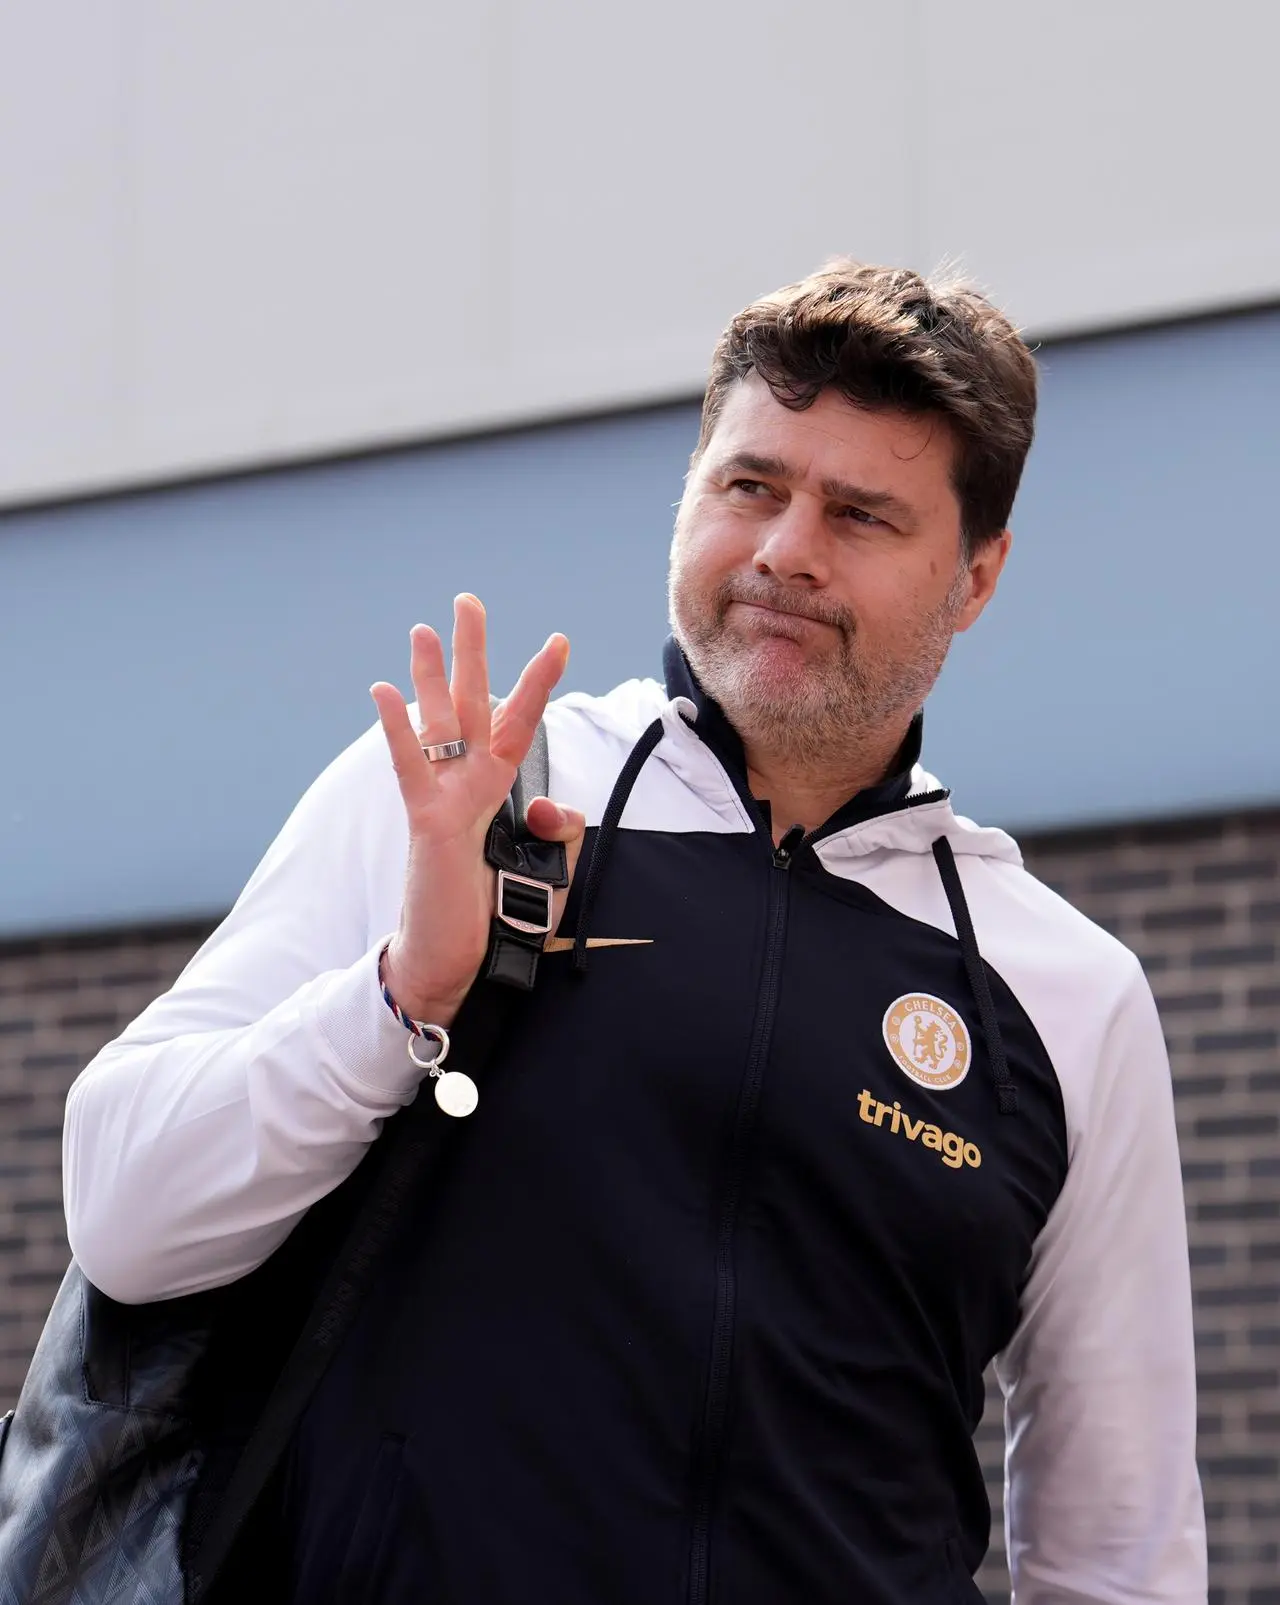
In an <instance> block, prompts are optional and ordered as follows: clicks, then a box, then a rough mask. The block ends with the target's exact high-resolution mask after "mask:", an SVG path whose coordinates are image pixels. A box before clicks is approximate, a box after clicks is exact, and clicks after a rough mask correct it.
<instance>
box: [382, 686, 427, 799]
mask: <svg viewBox="0 0 1280 1605" xmlns="http://www.w3.org/2000/svg"><path fill="white" fill-rule="evenodd" d="M369 695H370V696H371V697H372V698H373V700H374V704H375V706H376V707H377V710H378V720H379V722H380V723H381V725H382V733H383V735H384V736H385V737H386V740H387V748H388V751H389V752H390V753H391V763H392V767H393V768H394V769H395V772H396V779H397V780H398V781H399V782H400V795H401V796H402V797H403V798H404V802H405V808H406V810H408V811H410V812H412V811H413V810H414V809H416V808H420V807H422V806H423V805H424V804H425V803H426V802H427V800H428V799H429V798H430V796H431V774H430V767H431V766H430V765H429V764H428V763H427V762H426V761H425V760H424V759H423V756H422V744H421V741H420V740H419V738H418V732H417V731H416V730H415V729H414V728H413V721H412V720H411V719H410V717H409V708H408V705H407V704H406V702H405V700H404V697H403V696H402V695H401V694H400V692H399V691H398V690H397V689H396V687H395V686H393V685H388V684H387V682H386V681H385V680H379V681H378V682H377V684H376V685H372V686H370V687H369Z"/></svg>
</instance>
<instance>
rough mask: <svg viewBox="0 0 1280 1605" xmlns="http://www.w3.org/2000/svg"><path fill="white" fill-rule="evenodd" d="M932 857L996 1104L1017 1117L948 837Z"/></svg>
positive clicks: (1015, 1098)
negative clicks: (988, 1061)
mask: <svg viewBox="0 0 1280 1605" xmlns="http://www.w3.org/2000/svg"><path fill="white" fill-rule="evenodd" d="M933 856H934V859H935V861H936V863H937V865H938V874H939V875H940V876H941V877H942V889H943V891H944V892H946V894H947V902H948V903H949V904H950V905H951V918H952V919H953V920H954V921H955V926H956V938H957V940H958V941H959V943H960V952H961V953H962V954H963V956H964V968H965V974H966V975H967V976H968V977H969V990H970V991H971V992H972V993H973V1001H974V1002H975V1003H976V1004H977V1005H978V1018H979V1019H980V1020H981V1022H982V1034H983V1036H984V1037H985V1038H986V1040H987V1054H988V1056H989V1057H990V1059H991V1069H992V1071H993V1072H994V1074H995V1078H996V1101H997V1103H998V1105H999V1109H1000V1113H1001V1114H1002V1115H1016V1114H1017V1112H1018V1089H1017V1087H1015V1086H1014V1084H1013V1077H1012V1076H1011V1075H1010V1074H1009V1060H1008V1058H1007V1057H1006V1056H1005V1051H1004V1039H1003V1038H1002V1037H1001V1035H1000V1023H999V1021H998V1020H997V1019H996V1006H995V1003H994V1002H993V1001H992V998H991V985H990V982H989V981H988V980H987V967H986V965H985V964H984V963H983V962H982V954H981V953H979V951H978V938H977V937H976V936H975V935H974V930H973V920H972V919H971V918H970V916H969V905H968V903H966V902H965V900H964V887H963V886H961V884H960V871H959V869H957V867H956V855H955V853H954V852H952V850H951V843H950V842H949V841H948V840H947V838H946V837H945V836H939V837H938V839H937V841H936V842H934V844H933Z"/></svg>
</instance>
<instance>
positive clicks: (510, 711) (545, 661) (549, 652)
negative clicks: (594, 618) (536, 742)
mask: <svg viewBox="0 0 1280 1605" xmlns="http://www.w3.org/2000/svg"><path fill="white" fill-rule="evenodd" d="M568 661H569V643H568V641H567V640H566V639H565V638H564V636H563V635H553V636H551V637H550V638H549V639H548V641H547V644H546V645H545V646H544V647H543V648H542V650H541V652H538V653H535V655H534V656H533V657H532V658H531V659H530V660H529V662H528V663H527V664H526V665H525V668H524V672H523V673H522V674H521V676H520V678H519V679H518V680H517V681H516V685H515V689H514V690H513V691H512V693H511V695H510V696H509V697H508V698H507V699H506V701H505V702H503V703H502V704H501V705H500V707H499V708H498V709H497V711H496V713H495V716H494V720H493V735H492V737H491V739H490V750H491V751H492V753H493V755H494V757H495V758H502V759H504V760H505V761H506V762H508V763H512V764H518V763H520V762H522V760H523V759H524V756H525V754H526V753H527V752H528V750H529V747H530V745H531V744H532V742H533V736H534V732H535V731H536V730H537V728H538V721H539V720H540V719H541V718H542V715H543V714H544V713H545V712H546V708H547V702H548V700H549V699H550V696H551V693H552V692H553V691H554V690H555V688H556V686H557V684H558V683H559V680H560V676H561V675H562V674H563V673H564V670H565V665H566V664H567V663H568Z"/></svg>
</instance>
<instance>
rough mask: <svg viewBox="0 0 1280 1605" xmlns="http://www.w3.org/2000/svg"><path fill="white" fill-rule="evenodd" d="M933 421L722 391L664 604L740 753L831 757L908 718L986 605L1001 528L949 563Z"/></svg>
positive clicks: (950, 528)
mask: <svg viewBox="0 0 1280 1605" xmlns="http://www.w3.org/2000/svg"><path fill="white" fill-rule="evenodd" d="M953 451H954V442H953V439H952V435H951V432H950V430H949V428H948V427H947V425H946V424H945V422H943V421H942V420H940V419H937V418H932V417H915V416H909V415H907V414H904V413H898V412H890V411H867V410H864V409H861V408H857V407H854V406H851V405H850V404H849V403H848V402H847V401H845V400H844V398H843V397H842V396H840V395H839V393H838V392H836V391H824V392H823V393H822V394H821V395H820V396H819V397H818V399H817V401H816V402H815V403H814V404H813V406H812V407H810V408H808V409H807V410H806V411H804V412H795V411H793V410H792V409H790V408H788V407H784V406H783V405H782V404H781V403H780V402H778V401H776V400H775V399H774V397H773V395H772V393H771V392H770V390H769V388H768V386H767V385H766V384H764V382H763V381H762V380H760V379H759V378H758V377H757V376H756V375H754V374H751V375H749V376H748V377H747V378H746V379H745V380H743V381H742V382H740V383H739V384H736V385H735V386H734V387H733V389H732V390H731V392H730V393H729V395H728V397H727V398H726V400H725V404H724V408H723V411H722V412H721V414H720V417H719V420H718V421H717V423H716V427H715V430H714V433H713V434H712V437H711V439H710V440H709V441H708V443H707V446H706V449H705V451H704V452H703V453H702V455H701V457H700V458H699V459H698V461H697V463H696V464H695V466H694V468H693V470H692V472H691V473H690V476H689V480H688V483H687V485H686V487H685V494H684V498H683V500H682V501H681V504H680V511H679V514H678V516H677V519H676V531H675V540H674V543H673V546H672V553H671V575H670V602H671V617H672V623H673V625H674V627H675V631H676V636H677V638H678V639H679V641H680V643H681V645H682V646H683V647H684V649H685V652H686V654H687V655H688V657H689V661H690V663H691V664H692V666H693V670H694V672H695V674H696V675H697V676H698V679H699V681H700V682H701V683H702V685H703V686H704V687H705V688H706V690H707V691H708V692H709V693H710V694H711V695H712V696H713V697H715V699H716V700H717V701H718V702H719V703H720V704H721V706H722V707H723V708H724V710H725V712H726V713H727V714H728V716H729V718H730V719H731V720H732V721H733V723H734V724H735V725H736V726H737V728H738V730H739V731H740V732H741V734H742V735H743V736H744V737H745V738H746V739H747V740H748V741H753V740H755V741H759V742H762V743H764V744H765V745H766V746H768V747H769V748H771V749H772V750H774V751H775V752H778V753H782V754H790V755H792V756H794V757H795V758H796V759H797V760H802V761H804V760H807V761H810V762H812V761H821V759H822V758H823V757H824V756H825V757H826V758H828V759H834V758H837V757H838V755H839V751H840V749H841V748H848V749H853V748H855V747H856V746H857V745H858V744H859V743H861V742H862V741H864V740H865V739H866V737H867V736H868V735H873V734H874V733H875V732H876V731H879V730H883V729H884V728H886V727H887V726H889V725H891V724H893V723H895V722H897V721H901V720H904V719H908V718H910V716H911V715H912V714H913V713H914V712H915V711H916V709H917V708H919V706H920V705H921V703H922V702H923V701H924V699H925V696H926V695H927V693H928V691H929V689H930V688H931V687H932V685H933V682H934V680H935V679H936V678H937V674H938V671H939V669H940V668H941V667H942V662H943V659H944V658H945V657H946V654H947V649H948V647H949V646H950V644H951V638H952V635H953V634H954V632H955V631H956V630H962V629H967V628H968V627H969V625H970V624H972V623H973V621H974V619H976V618H977V616H978V614H979V613H981V611H982V609H983V607H984V606H985V605H986V602H987V599H988V598H989V596H990V595H991V592H992V591H993V590H994V588H995V581H996V578H997V577H998V575H999V571H1000V568H1001V566H1002V565H1003V562H1004V556H1005V552H1006V550H1007V547H1008V539H1009V537H1008V535H1007V533H1006V534H1004V535H1001V536H1000V537H998V538H997V539H996V540H993V541H990V542H988V543H986V545H985V546H984V547H983V549H982V551H981V552H980V553H979V555H978V556H977V557H976V559H975V560H974V562H973V564H972V565H966V564H965V563H964V562H963V560H962V542H961V532H960V505H959V502H958V500H957V498H956V494H955V491H954V490H953V489H952V485H951V470H952V458H953Z"/></svg>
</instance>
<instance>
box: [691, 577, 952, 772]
mask: <svg viewBox="0 0 1280 1605" xmlns="http://www.w3.org/2000/svg"><path fill="white" fill-rule="evenodd" d="M967 572H968V571H967V569H966V568H964V567H961V568H960V569H959V570H958V571H957V574H956V578H955V580H954V582H953V583H952V586H951V589H950V590H949V591H948V593H947V595H946V596H945V597H944V598H943V599H942V601H941V602H940V603H939V605H938V606H937V607H936V608H935V609H934V610H933V612H932V613H930V614H929V615H927V616H926V617H925V618H924V619H922V620H921V621H920V623H919V625H918V628H917V630H916V632H915V635H914V637H913V639H912V641H911V642H910V643H909V649H908V651H907V652H906V654H905V655H904V656H903V657H902V658H901V659H899V660H898V661H896V662H894V663H892V664H885V663H883V662H881V663H879V664H873V663H869V662H868V661H867V660H866V658H865V655H864V654H863V653H862V652H861V651H860V650H859V643H858V638H857V631H856V627H855V626H854V623H853V619H852V617H851V616H850V615H849V614H848V613H847V611H846V610H844V609H840V608H836V607H831V606H820V607H819V608H816V609H815V611H814V614H813V615H812V616H815V617H818V618H821V619H822V620H823V621H824V622H826V623H829V624H831V625H832V626H833V627H835V628H836V629H837V630H838V631H839V633H840V649H839V651H838V653H837V654H834V655H833V656H832V657H830V658H828V659H827V660H825V661H823V662H822V663H821V664H819V665H816V666H815V667H814V668H813V670H812V671H811V672H810V673H808V674H807V675H806V676H805V677H804V679H803V681H800V682H798V683H797V684H796V685H795V686H794V687H793V688H787V689H786V690H782V691H780V690H779V688H778V687H777V686H776V685H771V684H767V683H765V682H764V681H763V679H761V680H760V681H757V679H756V676H755V675H753V673H752V671H751V668H750V665H749V663H748V662H747V661H746V653H745V652H743V651H742V650H741V649H739V648H737V647H735V645H734V644H733V642H732V640H731V639H730V638H729V637H728V635H727V633H726V631H725V628H724V617H725V611H726V608H727V607H728V604H729V602H730V601H731V600H752V599H754V600H760V601H766V600H767V599H768V598H767V595H766V593H767V592H769V591H770V590H773V592H774V594H775V595H776V594H778V593H777V590H776V588H773V587H770V586H769V585H768V584H767V582H766V583H765V584H764V585H762V586H760V587H758V588H757V587H755V586H753V585H752V584H751V582H747V584H746V586H745V587H744V586H742V585H738V586H726V587H721V589H720V590H719V591H718V592H717V593H716V595H715V596H714V597H713V598H712V599H711V603H710V606H709V608H708V609H707V611H706V612H705V613H699V614H697V615H695V616H694V617H692V618H690V617H688V616H686V615H685V614H684V610H683V609H682V608H681V607H680V606H679V598H678V593H679V589H680V587H679V584H678V575H677V573H676V570H675V565H674V564H673V567H672V573H671V579H670V587H669V594H670V609H671V621H672V628H673V630H674V633H675V637H676V640H677V641H678V642H679V643H680V646H681V647H682V648H683V650H684V653H685V656H686V657H687V658H688V660H689V663H690V666H691V667H692V669H693V672H694V674H695V675H696V676H697V678H698V681H699V683H700V684H701V686H702V687H703V689H704V690H705V691H706V692H707V693H708V694H709V695H710V696H712V697H714V698H715V700H716V701H717V702H718V703H719V704H720V706H721V707H722V708H723V709H724V712H725V714H726V716H727V717H728V719H729V721H730V723H731V724H732V725H733V726H734V728H735V729H736V730H737V731H738V733H739V735H741V736H742V737H743V739H744V740H745V741H747V742H748V743H749V744H752V745H758V746H759V747H761V748H762V749H763V750H765V751H767V752H768V753H769V754H770V755H771V756H772V757H773V758H774V759H775V760H780V761H783V762H786V763H788V764H790V765H791V766H792V767H794V768H795V769H797V770H799V771H803V772H804V773H806V774H813V773H815V772H816V773H819V774H822V773H825V772H827V771H829V770H830V769H832V768H833V767H841V766H844V765H845V764H847V763H849V762H850V761H853V762H856V761H857V759H858V757H859V756H860V755H861V754H863V753H864V752H865V749H866V746H867V744H868V740H869V739H874V738H875V737H877V736H878V735H879V734H880V733H881V732H882V731H883V730H884V729H885V728H886V726H889V725H891V724H892V723H894V722H897V721H901V720H905V719H909V718H910V717H911V716H912V715H914V714H915V713H916V712H917V711H918V710H919V709H920V707H921V706H922V705H923V703H924V700H925V698H926V697H927V696H928V694H929V692H930V691H931V690H932V689H933V685H934V682H935V680H936V679H937V677H938V673H939V671H940V670H941V668H942V664H943V661H944V660H945V658H946V655H947V652H948V650H949V648H950V645H951V640H952V637H953V635H954V633H955V619H956V614H957V613H958V612H959V610H960V608H961V606H962V605H963V603H964V600H965V595H966V587H965V580H966V578H967ZM753 592H754V593H755V594H754V596H753V594H752V593H753ZM806 605H808V604H806Z"/></svg>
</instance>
